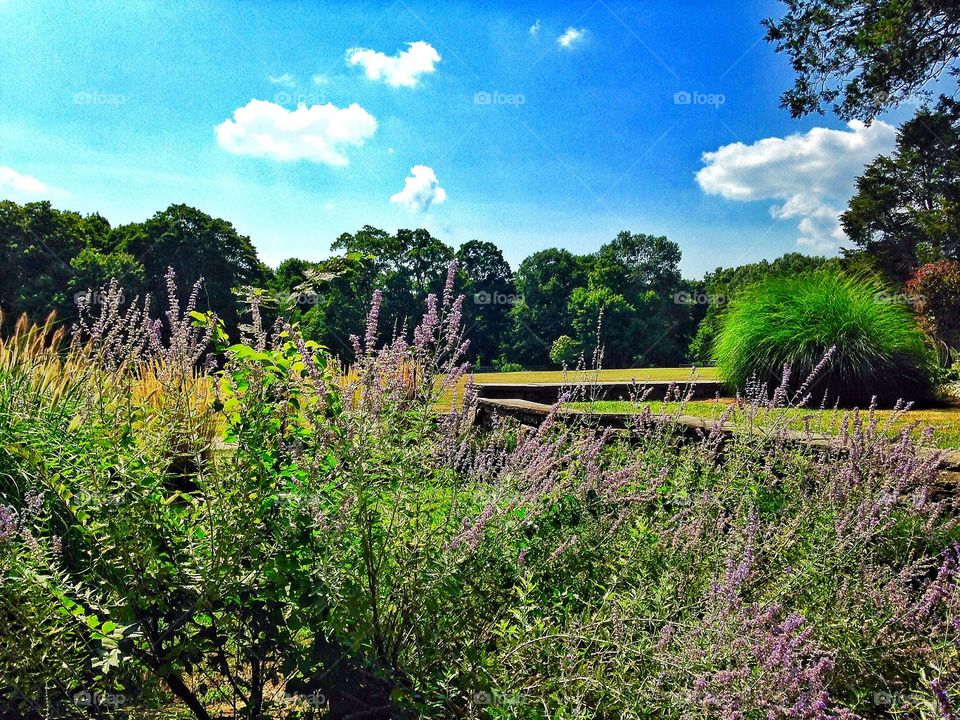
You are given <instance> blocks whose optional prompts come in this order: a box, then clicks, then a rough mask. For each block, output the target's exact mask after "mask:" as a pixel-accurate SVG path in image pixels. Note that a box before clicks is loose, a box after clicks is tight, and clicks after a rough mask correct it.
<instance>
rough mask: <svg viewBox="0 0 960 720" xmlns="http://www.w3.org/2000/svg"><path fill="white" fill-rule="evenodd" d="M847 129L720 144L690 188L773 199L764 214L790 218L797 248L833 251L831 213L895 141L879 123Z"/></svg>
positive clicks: (892, 131)
mask: <svg viewBox="0 0 960 720" xmlns="http://www.w3.org/2000/svg"><path fill="white" fill-rule="evenodd" d="M848 127H849V130H830V129H828V128H813V129H812V130H809V131H808V132H805V133H802V134H800V133H798V134H796V135H789V136H787V137H784V138H779V137H770V138H764V139H763V140H758V141H757V142H755V143H752V144H750V145H745V144H744V143H733V144H731V145H724V146H722V147H720V148H719V149H717V150H715V151H714V152H707V153H704V154H703V162H704V167H703V168H702V169H701V170H700V171H699V172H698V173H697V175H696V178H697V183H698V184H699V185H700V187H701V189H702V190H703V191H704V192H706V193H708V194H710V195H719V196H720V197H723V198H726V199H728V200H738V201H743V202H746V201H757V200H777V201H780V202H779V204H777V205H773V206H772V207H771V208H770V214H771V216H772V217H774V218H776V219H778V220H796V221H797V229H798V230H799V231H800V235H799V237H798V238H797V244H798V245H800V246H804V247H808V248H810V249H812V250H816V251H820V252H826V251H833V250H836V249H837V248H838V247H839V246H840V245H841V244H842V243H843V242H844V241H845V240H846V239H847V238H846V236H845V234H844V232H843V228H842V227H841V226H840V221H839V216H840V213H842V212H843V210H842V208H843V207H845V206H846V205H847V203H848V202H849V200H850V197H851V196H852V195H853V192H854V187H855V185H854V182H855V179H856V177H857V176H858V175H859V174H861V173H862V172H863V169H864V167H865V166H866V165H867V164H868V163H870V162H871V161H872V160H873V159H874V158H875V157H876V156H877V155H880V154H882V153H887V152H889V151H890V150H892V149H893V146H894V142H895V139H896V128H894V127H893V126H891V125H888V124H887V123H884V122H882V121H880V120H875V121H874V122H873V124H872V125H870V126H869V127H868V126H867V125H864V124H863V123H862V122H859V121H856V120H854V121H852V122H851V123H850V124H849V125H848Z"/></svg>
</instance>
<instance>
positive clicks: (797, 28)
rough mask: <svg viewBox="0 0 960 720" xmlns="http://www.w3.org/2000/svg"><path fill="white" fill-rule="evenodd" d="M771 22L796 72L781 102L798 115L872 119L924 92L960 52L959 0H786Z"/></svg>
mask: <svg viewBox="0 0 960 720" xmlns="http://www.w3.org/2000/svg"><path fill="white" fill-rule="evenodd" d="M783 2H784V4H786V6H787V12H786V14H785V15H784V17H783V18H781V19H780V20H773V19H769V20H765V21H764V25H765V26H766V28H767V40H768V41H769V42H772V43H775V45H776V49H777V51H778V52H785V53H787V55H788V56H789V57H790V62H791V65H792V66H793V70H794V72H795V73H796V80H795V82H794V85H793V87H792V88H791V89H790V90H788V91H787V92H785V93H784V94H783V96H782V98H781V103H780V104H781V107H784V108H787V109H789V110H790V112H791V114H793V116H794V117H800V116H803V115H808V114H810V113H812V112H819V113H823V106H824V105H825V104H826V105H831V104H832V107H833V110H834V111H835V112H836V113H837V114H838V115H839V116H840V117H842V118H844V119H846V120H849V119H851V118H859V119H861V120H869V119H872V118H873V117H875V116H876V115H878V114H879V113H880V112H882V111H883V110H884V109H887V108H889V107H896V106H897V105H898V104H899V103H901V102H902V101H903V100H905V99H907V98H909V97H911V96H912V95H915V94H917V93H919V92H922V89H923V87H924V85H925V84H926V83H927V82H929V81H931V80H934V79H936V78H939V77H940V76H941V75H942V74H943V73H944V71H947V72H948V73H949V74H950V75H951V76H953V77H956V76H957V74H958V72H960V69H958V68H957V67H955V66H953V67H951V65H952V64H953V63H954V62H955V61H956V60H957V58H958V57H960V4H958V3H957V2H956V0H783Z"/></svg>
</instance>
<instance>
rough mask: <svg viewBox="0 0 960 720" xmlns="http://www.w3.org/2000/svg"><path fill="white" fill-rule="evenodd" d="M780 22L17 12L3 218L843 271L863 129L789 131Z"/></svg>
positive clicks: (492, 12) (542, 10) (683, 14)
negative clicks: (20, 210) (171, 218)
mask: <svg viewBox="0 0 960 720" xmlns="http://www.w3.org/2000/svg"><path fill="white" fill-rule="evenodd" d="M782 13H783V6H782V5H781V4H780V3H778V2H771V1H767V0H725V1H721V0H705V1H703V2H696V3H693V2H680V1H675V2H663V1H656V2H654V1H653V0H647V1H644V2H620V1H618V0H585V1H583V2H540V3H538V2H530V3H522V4H521V3H511V2H438V1H437V0H432V1H430V2H421V1H417V0H395V1H394V2H353V3H349V4H341V3H327V2H320V1H318V0H314V1H311V2H286V1H280V0H276V1H274V2H268V1H262V0H261V1H259V2H231V1H228V0H221V1H220V2H178V1H176V0H169V1H167V2H163V3H155V2H137V1H126V2H120V1H119V0H113V1H107V0H83V2H77V1H75V2H60V1H58V0H45V2H42V3H41V2H36V1H35V0H0V77H2V81H0V198H7V199H12V200H16V201H17V202H27V201H33V200H40V199H46V200H50V201H51V202H52V203H53V204H54V206H56V207H58V208H62V209H69V210H76V211H80V212H83V213H89V212H100V213H101V214H103V215H104V216H105V217H106V218H107V219H108V220H110V222H111V223H112V224H114V225H117V224H122V223H126V222H133V221H141V220H144V219H146V218H148V217H150V216H151V215H153V214H154V213H155V212H157V211H159V210H162V209H164V208H166V207H167V206H168V205H170V204H172V203H186V204H188V205H192V206H194V207H197V208H199V209H201V210H203V211H204V212H206V213H208V214H211V215H214V216H218V217H223V218H225V219H227V220H229V221H231V222H232V223H233V224H234V226H235V227H236V228H237V230H238V231H239V232H241V233H243V234H245V235H249V236H250V238H251V239H252V240H253V242H254V244H255V246H256V247H257V250H258V252H259V254H260V256H261V258H262V259H263V260H264V261H265V262H267V263H268V264H270V265H274V266H275V265H277V264H278V263H279V262H280V261H281V260H283V259H285V258H288V257H302V258H305V259H309V260H318V259H321V258H324V257H327V256H329V254H330V250H329V246H330V244H331V243H332V242H333V241H334V240H335V239H336V238H337V237H338V236H339V235H340V234H341V233H343V232H354V231H356V230H357V229H359V228H361V227H362V226H363V225H367V224H369V225H373V226H376V227H380V228H383V229H387V230H391V231H392V230H395V229H397V228H401V227H404V228H412V227H425V228H427V229H429V230H430V232H431V233H433V234H434V235H435V236H437V237H439V238H440V239H442V240H444V241H445V242H447V243H448V244H450V245H452V246H454V247H456V246H459V245H460V244H461V243H463V242H466V241H467V240H471V239H474V238H476V239H480V240H487V241H491V242H494V243H496V244H497V245H498V246H499V247H501V248H502V250H503V252H504V255H505V257H506V258H507V260H508V261H509V262H510V263H511V264H512V265H513V266H514V267H516V266H517V265H518V264H519V263H520V261H521V260H522V259H523V258H525V257H526V256H528V255H530V254H531V253H533V252H535V251H537V250H541V249H544V248H548V247H563V248H567V249H569V250H571V251H573V252H576V253H588V252H593V251H595V250H596V249H597V248H599V247H600V246H601V245H602V244H603V243H605V242H608V241H609V240H611V239H612V238H613V237H614V236H615V235H616V234H617V233H618V232H619V231H621V230H630V231H631V232H638V233H649V234H655V235H666V236H667V237H669V238H670V239H671V240H673V241H675V242H677V243H678V244H679V245H680V248H681V250H682V253H683V260H682V262H681V269H682V270H683V273H684V276H685V277H688V278H691V279H695V278H699V277H702V275H703V274H704V273H705V272H708V271H711V270H713V269H715V268H717V267H720V266H723V267H729V266H734V265H739V264H743V263H746V262H752V261H755V260H759V259H762V258H768V259H773V258H775V257H778V256H780V255H782V254H784V253H786V252H792V251H800V252H805V253H809V254H827V255H830V254H835V253H836V252H837V251H838V248H839V247H841V246H842V245H843V244H844V243H845V242H846V239H845V237H844V236H843V233H842V230H841V229H840V227H839V225H838V222H837V215H838V213H839V212H841V211H842V210H843V209H844V208H845V207H846V204H847V201H848V200H849V198H850V196H851V194H852V193H853V191H854V180H855V178H856V176H857V175H858V174H859V173H860V172H861V171H862V169H863V167H864V165H865V164H867V163H869V162H870V161H871V160H872V159H873V158H874V157H876V155H878V154H881V153H889V152H890V150H891V149H892V148H893V145H894V139H895V126H896V125H897V124H899V123H901V122H902V121H903V120H904V119H906V118H907V117H909V115H911V114H912V112H913V110H914V109H915V108H910V107H903V108H900V109H899V110H897V111H895V112H894V113H891V114H889V115H886V116H882V117H881V118H879V119H878V120H877V121H875V122H874V123H873V124H871V125H870V126H869V127H868V126H864V125H862V124H859V123H852V124H849V125H848V124H847V123H844V122H842V121H840V120H839V119H837V118H836V117H834V116H832V115H826V116H812V117H807V118H803V119H799V120H798V119H793V118H791V117H790V115H789V113H788V112H787V111H785V110H782V109H780V108H779V96H780V94H781V93H782V92H783V91H784V90H785V89H787V88H788V87H789V86H790V85H791V84H792V80H793V76H792V72H791V70H790V67H789V64H788V62H787V59H786V58H785V57H784V56H782V55H778V54H776V53H775V52H774V49H773V47H772V46H771V45H770V44H768V43H767V42H765V41H764V40H763V35H764V30H763V27H762V26H761V24H760V23H761V20H762V19H763V18H766V17H779V16H780V15H781V14H782Z"/></svg>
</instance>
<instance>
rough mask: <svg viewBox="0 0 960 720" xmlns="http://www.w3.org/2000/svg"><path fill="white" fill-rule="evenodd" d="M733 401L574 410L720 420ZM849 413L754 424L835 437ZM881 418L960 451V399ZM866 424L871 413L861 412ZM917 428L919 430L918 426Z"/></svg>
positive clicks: (775, 414) (765, 415) (738, 417)
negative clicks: (926, 432) (930, 435)
mask: <svg viewBox="0 0 960 720" xmlns="http://www.w3.org/2000/svg"><path fill="white" fill-rule="evenodd" d="M733 402H734V401H733V400H732V399H730V398H717V399H715V400H691V401H689V402H687V403H684V404H682V405H681V403H662V402H649V403H631V402H626V401H600V402H594V403H571V404H570V405H571V406H572V407H576V408H577V409H580V410H585V411H588V412H606V413H636V412H640V411H641V410H642V408H643V407H644V406H645V405H646V406H649V407H650V410H651V411H652V412H654V413H665V414H674V413H678V412H680V413H682V414H684V415H695V416H697V417H703V418H708V419H711V420H714V419H717V418H719V417H720V416H721V415H722V414H723V412H724V411H726V410H727V408H728V407H729V406H730V405H731V404H733ZM850 412H851V411H849V410H817V409H808V408H786V409H776V410H772V411H769V412H767V411H764V410H761V411H760V412H759V413H756V414H755V415H754V420H753V421H754V423H755V424H757V425H759V426H761V427H768V426H770V425H772V424H774V423H781V424H785V426H786V427H788V428H789V429H791V430H800V431H802V430H804V429H805V426H806V424H807V421H808V419H809V428H810V432H813V433H818V434H824V435H834V434H836V433H837V432H838V431H839V429H840V427H841V424H842V422H843V419H844V417H846V416H848V415H850ZM876 413H877V417H878V419H879V422H880V425H881V427H886V428H887V430H888V431H889V432H890V433H891V434H898V433H899V432H900V431H901V430H904V429H909V430H910V432H911V434H912V435H913V436H914V437H915V438H917V439H918V440H919V439H920V438H921V435H922V433H923V428H925V427H928V426H929V427H931V428H933V439H932V443H931V444H932V445H933V446H935V447H939V448H943V449H952V450H958V449H960V400H958V401H954V402H953V403H952V404H950V405H948V406H945V407H937V408H925V409H922V410H910V411H909V412H907V413H905V414H902V415H900V416H899V417H897V418H896V419H893V420H892V421H891V416H892V415H893V411H891V410H877V411H876ZM861 417H862V418H863V419H864V422H866V418H867V414H866V413H865V412H861ZM728 420H729V422H733V423H737V424H739V425H748V424H749V423H750V421H751V418H750V413H749V412H748V410H741V409H740V408H735V409H734V410H733V411H732V414H731V415H730V416H729V418H728ZM914 425H916V427H914Z"/></svg>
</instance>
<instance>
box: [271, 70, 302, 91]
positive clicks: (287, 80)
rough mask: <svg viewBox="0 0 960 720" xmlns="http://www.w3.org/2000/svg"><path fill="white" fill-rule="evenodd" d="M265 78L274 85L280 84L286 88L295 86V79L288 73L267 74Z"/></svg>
mask: <svg viewBox="0 0 960 720" xmlns="http://www.w3.org/2000/svg"><path fill="white" fill-rule="evenodd" d="M267 79H268V80H269V81H270V82H272V83H273V84H274V85H280V86H281V87H286V88H292V87H295V86H296V84H297V79H296V78H295V77H294V76H293V75H291V74H290V73H284V74H283V75H268V76H267Z"/></svg>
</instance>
